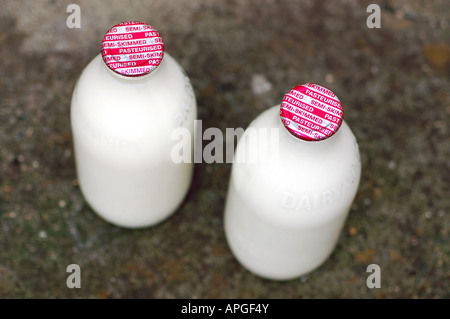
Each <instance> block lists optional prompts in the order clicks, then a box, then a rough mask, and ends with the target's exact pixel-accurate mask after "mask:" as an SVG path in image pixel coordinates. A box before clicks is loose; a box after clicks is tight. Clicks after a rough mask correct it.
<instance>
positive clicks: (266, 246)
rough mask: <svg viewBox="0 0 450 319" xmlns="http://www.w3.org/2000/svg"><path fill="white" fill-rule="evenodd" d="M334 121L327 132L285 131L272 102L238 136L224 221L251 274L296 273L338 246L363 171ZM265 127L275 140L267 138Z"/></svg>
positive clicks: (352, 142)
mask: <svg viewBox="0 0 450 319" xmlns="http://www.w3.org/2000/svg"><path fill="white" fill-rule="evenodd" d="M284 102H285V100H284V101H283V103H284ZM309 102H311V101H309ZM312 103H314V102H312ZM282 105H283V104H282ZM305 107H306V106H305V105H303V109H305ZM300 113H301V112H299V113H295V110H294V114H300ZM303 115H304V116H306V117H310V116H309V115H305V114H303ZM339 122H340V123H339V125H340V128H339V125H338V126H337V127H334V131H336V130H337V132H335V133H334V132H333V134H332V136H331V137H324V139H322V140H320V141H307V140H304V139H305V138H306V139H308V137H307V136H303V137H302V138H299V137H298V136H294V135H293V134H291V133H290V131H289V130H288V129H287V128H286V126H285V125H284V124H283V122H282V121H281V119H280V105H277V106H273V107H272V108H270V109H268V110H267V111H265V112H263V113H262V114H261V115H259V116H258V117H257V118H256V119H255V120H254V121H253V122H252V123H251V124H250V126H249V128H247V130H246V131H245V133H244V134H243V136H242V137H241V138H240V140H239V142H238V145H237V148H236V153H235V162H234V163H233V166H232V173H231V179H230V184H229V190H228V196H227V200H226V206H225V213H224V225H225V234H226V238H227V240H228V243H229V246H230V248H231V251H232V253H233V254H234V255H235V257H236V259H237V260H238V261H239V262H240V263H241V264H242V265H243V266H244V267H246V268H247V269H248V270H249V271H251V272H253V273H254V274H256V275H259V276H261V277H264V278H267V279H273V280H288V279H293V278H296V277H299V276H301V275H303V274H305V273H308V272H310V271H312V270H314V269H315V268H317V267H318V266H320V265H321V264H322V263H323V262H324V261H325V260H326V259H327V258H328V257H329V256H330V254H331V253H332V251H333V249H334V247H335V246H336V243H337V241H338V238H339V235H340V232H341V230H342V227H343V225H344V223H345V220H346V217H347V215H348V212H349V210H350V206H351V204H352V201H353V199H354V197H355V195H356V192H357V188H358V184H359V180H360V173H361V165H360V157H359V150H358V145H357V142H356V139H355V136H354V135H353V133H352V131H351V130H350V128H349V127H348V125H347V124H346V123H345V122H343V121H339ZM268 129H269V130H268ZM289 129H292V127H289ZM271 130H272V132H273V130H275V131H276V132H279V133H278V137H279V138H276V139H274V138H272V137H273V136H272V137H269V136H268V135H267V132H268V131H269V132H270V131H271ZM255 132H260V133H262V132H264V133H262V137H261V134H259V135H260V136H259V138H260V140H259V142H258V143H257V147H255V141H256V139H253V140H252V139H251V138H249V136H248V135H249V133H252V134H253V133H255ZM310 133H314V132H310ZM246 141H247V142H246ZM251 141H253V144H252V143H251ZM246 143H247V144H246ZM255 155H256V156H255ZM252 156H253V157H252ZM237 158H240V159H241V160H239V161H237V160H236V159H237ZM242 158H244V160H242ZM254 158H257V159H260V161H258V162H257V161H255V160H254Z"/></svg>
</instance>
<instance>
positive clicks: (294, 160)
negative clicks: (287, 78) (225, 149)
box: [232, 106, 359, 191]
mask: <svg viewBox="0 0 450 319" xmlns="http://www.w3.org/2000/svg"><path fill="white" fill-rule="evenodd" d="M278 115H279V106H273V107H272V108H270V109H268V110H267V111H265V112H263V113H262V114H261V115H260V116H258V117H257V118H256V119H255V120H253V121H252V122H251V123H250V125H249V127H248V128H247V129H246V130H245V132H244V134H243V135H242V137H241V138H240V140H239V142H238V146H237V148H236V152H235V158H234V164H233V172H232V174H233V175H234V176H235V177H236V178H235V179H236V180H239V181H241V182H240V183H244V184H245V183H253V184H255V185H266V187H269V188H270V187H278V186H277V185H284V186H286V187H287V188H295V189H304V190H305V191H307V190H317V191H319V190H320V189H321V188H325V187H327V185H332V184H336V183H339V181H340V180H343V179H345V178H346V174H348V171H349V170H350V168H351V167H352V165H356V164H355V163H359V148H358V145H357V141H356V138H355V136H354V135H353V133H352V131H351V130H350V128H349V126H348V125H347V123H345V122H344V123H343V124H342V125H341V128H340V129H339V130H338V132H336V134H335V135H333V136H332V137H330V138H328V139H326V140H323V141H318V142H308V141H303V140H299V139H297V138H295V137H294V136H292V135H291V134H290V133H289V132H288V131H287V130H286V129H285V128H284V126H283V124H282V122H281V120H280V119H279V116H278ZM253 135H255V136H256V137H255V136H253ZM316 181H320V182H316Z"/></svg>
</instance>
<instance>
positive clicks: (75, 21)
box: [66, 3, 381, 29]
mask: <svg viewBox="0 0 450 319" xmlns="http://www.w3.org/2000/svg"><path fill="white" fill-rule="evenodd" d="M66 12H67V13H70V15H69V16H68V17H67V20H66V25H67V27H68V28H69V29H79V28H81V8H80V6H79V5H78V4H74V3H72V4H69V5H68V6H67V9H66ZM366 12H367V13H370V15H369V16H368V17H367V20H366V25H367V27H368V28H369V29H374V28H381V9H380V6H379V5H378V4H374V3H372V4H369V5H368V6H367V9H366Z"/></svg>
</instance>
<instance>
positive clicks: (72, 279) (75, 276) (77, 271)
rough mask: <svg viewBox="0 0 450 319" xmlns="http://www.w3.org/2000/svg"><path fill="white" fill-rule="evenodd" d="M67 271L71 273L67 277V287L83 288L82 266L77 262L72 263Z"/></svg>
mask: <svg viewBox="0 0 450 319" xmlns="http://www.w3.org/2000/svg"><path fill="white" fill-rule="evenodd" d="M66 272H67V273H70V275H69V276H68V277H67V280H66V285H67V288H70V289H72V288H81V268H80V266H78V265H77V264H70V265H69V266H67V268H66Z"/></svg>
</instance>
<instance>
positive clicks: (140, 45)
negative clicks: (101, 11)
mask: <svg viewBox="0 0 450 319" xmlns="http://www.w3.org/2000/svg"><path fill="white" fill-rule="evenodd" d="M163 56H164V42H163V40H162V37H161V35H160V34H159V32H158V31H157V30H156V29H155V28H153V27H152V26H150V25H148V24H146V23H142V22H139V21H127V22H122V23H119V24H117V25H115V26H114V27H112V28H111V29H110V30H109V31H108V32H107V33H106V34H105V36H104V37H103V39H102V58H103V61H104V62H105V64H106V65H107V66H108V67H109V68H110V69H111V70H112V71H114V72H116V73H118V74H120V75H123V76H128V77H139V76H143V75H146V74H149V73H150V72H152V71H153V70H155V69H156V68H157V67H158V65H159V64H160V63H161V61H162V59H163Z"/></svg>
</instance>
